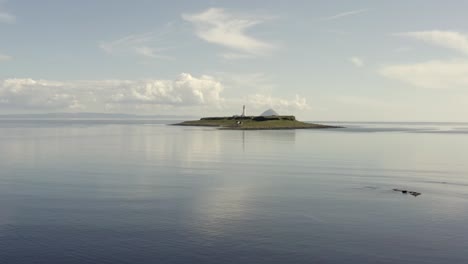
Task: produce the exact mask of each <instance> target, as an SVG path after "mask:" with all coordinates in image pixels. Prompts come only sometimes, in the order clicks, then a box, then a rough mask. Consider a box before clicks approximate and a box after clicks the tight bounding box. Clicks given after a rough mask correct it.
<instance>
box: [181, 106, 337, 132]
mask: <svg viewBox="0 0 468 264" xmlns="http://www.w3.org/2000/svg"><path fill="white" fill-rule="evenodd" d="M173 125H176V126H204V127H218V128H220V129H231V130H274V129H317V128H340V127H338V126H329V125H322V124H313V123H306V122H301V121H298V120H296V117H295V116H293V115H279V114H278V113H277V112H276V111H274V110H272V109H268V110H267V111H265V112H263V113H262V114H261V115H259V116H246V115H245V106H244V108H243V112H242V114H241V115H233V116H229V117H203V118H201V119H200V120H190V121H184V122H181V123H177V124H173Z"/></svg>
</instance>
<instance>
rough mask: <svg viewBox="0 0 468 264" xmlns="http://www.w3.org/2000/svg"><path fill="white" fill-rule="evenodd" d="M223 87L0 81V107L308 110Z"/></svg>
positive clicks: (191, 82) (199, 82) (187, 77)
mask: <svg viewBox="0 0 468 264" xmlns="http://www.w3.org/2000/svg"><path fill="white" fill-rule="evenodd" d="M224 90H225V85H224V84H223V83H222V82H221V81H220V80H219V79H217V78H215V77H212V76H208V75H202V76H198V77H197V76H192V75H191V74H188V73H182V74H180V75H179V76H177V78H175V79H172V80H170V79H146V80H93V81H89V80H79V81H53V80H35V79H29V78H23V79H6V80H3V81H0V109H9V110H22V111H24V110H30V111H33V112H34V111H41V110H43V111H75V112H79V111H92V112H102V111H106V112H109V111H110V112H113V111H119V112H121V111H123V112H140V113H143V112H152V111H154V110H164V111H173V110H175V111H177V112H178V113H183V114H187V113H191V114H193V113H194V112H193V110H194V111H195V112H197V113H200V111H203V113H205V114H207V113H209V111H211V110H214V109H216V112H217V113H226V114H229V113H231V114H232V113H233V111H234V109H237V108H238V107H240V106H242V105H244V104H245V105H247V106H248V108H249V109H255V110H258V111H263V110H265V109H266V108H274V109H277V110H278V111H282V112H290V111H294V110H306V109H309V105H308V104H307V101H306V99H305V98H304V97H301V96H299V95H296V96H295V97H294V98H292V99H284V98H279V97H273V96H269V95H265V94H264V93H261V92H258V93H254V94H251V95H245V94H242V93H240V92H239V91H236V93H235V94H236V95H235V96H232V97H230V98H225V97H223V91H224Z"/></svg>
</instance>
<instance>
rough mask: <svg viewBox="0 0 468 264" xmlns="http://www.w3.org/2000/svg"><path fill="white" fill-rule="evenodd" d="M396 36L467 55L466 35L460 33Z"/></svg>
mask: <svg viewBox="0 0 468 264" xmlns="http://www.w3.org/2000/svg"><path fill="white" fill-rule="evenodd" d="M397 35H399V36H406V37H411V38H414V39H418V40H422V41H424V42H427V43H430V44H433V45H436V46H440V47H444V48H448V49H453V50H457V51H459V52H461V53H464V54H465V55H468V35H466V34H463V33H460V32H456V31H441V30H429V31H415V32H405V33H399V34H397Z"/></svg>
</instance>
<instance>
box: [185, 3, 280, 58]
mask: <svg viewBox="0 0 468 264" xmlns="http://www.w3.org/2000/svg"><path fill="white" fill-rule="evenodd" d="M182 18H183V19H184V20H186V21H189V22H190V23H192V24H193V25H194V27H195V34H196V35H197V36H198V37H199V38H201V39H203V40H204V41H207V42H209V43H213V44H217V45H221V46H224V47H226V48H228V49H231V50H233V51H235V52H236V53H226V54H225V55H223V57H225V58H227V59H238V58H241V57H243V56H245V54H247V55H251V56H252V55H253V56H260V55H267V54H269V53H271V51H272V50H273V49H274V45H272V44H270V43H267V42H265V41H262V40H259V39H257V38H255V37H253V36H251V35H249V34H247V30H248V29H250V28H252V27H254V26H255V25H258V24H260V23H263V22H264V21H265V18H261V17H256V18H253V17H251V16H247V15H240V14H231V13H228V12H227V11H226V10H224V9H221V8H210V9H207V10H205V11H203V12H201V13H196V14H183V15H182ZM239 53H242V54H243V55H240V54H239ZM233 54H235V55H233Z"/></svg>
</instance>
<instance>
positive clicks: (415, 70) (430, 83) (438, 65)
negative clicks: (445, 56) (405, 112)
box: [379, 60, 468, 88]
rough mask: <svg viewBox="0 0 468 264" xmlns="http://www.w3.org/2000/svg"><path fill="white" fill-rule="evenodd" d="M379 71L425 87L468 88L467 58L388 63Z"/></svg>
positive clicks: (388, 76)
mask: <svg viewBox="0 0 468 264" xmlns="http://www.w3.org/2000/svg"><path fill="white" fill-rule="evenodd" d="M379 73H380V74H381V75H383V76H385V77H387V78H392V79H396V80H400V81H403V82H406V83H409V84H411V85H414V86H419V87H424V88H468V61H467V60H451V61H437V60H434V61H428V62H422V63H413V64H398V65H388V66H384V67H382V68H381V69H380V70H379Z"/></svg>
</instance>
